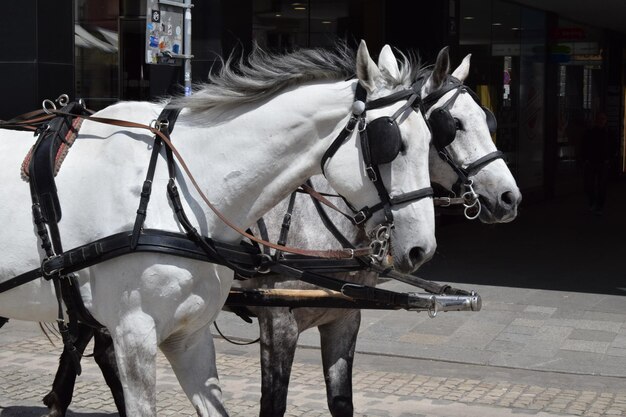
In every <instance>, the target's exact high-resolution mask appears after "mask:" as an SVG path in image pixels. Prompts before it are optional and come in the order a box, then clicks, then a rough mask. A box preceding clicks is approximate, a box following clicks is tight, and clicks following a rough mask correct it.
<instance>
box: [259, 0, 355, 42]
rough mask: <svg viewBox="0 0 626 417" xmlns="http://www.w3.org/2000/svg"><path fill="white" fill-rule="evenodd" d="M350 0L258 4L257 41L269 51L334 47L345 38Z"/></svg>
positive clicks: (311, 0)
mask: <svg viewBox="0 0 626 417" xmlns="http://www.w3.org/2000/svg"><path fill="white" fill-rule="evenodd" d="M348 16H349V7H348V1H347V0H344V1H331V0H308V1H307V0H303V1H284V0H278V1H269V0H265V1H255V2H254V17H253V29H252V30H253V32H252V36H253V38H254V40H255V41H256V42H257V43H258V44H259V45H260V46H262V47H263V48H266V49H269V50H289V49H293V48H296V47H317V46H331V45H334V44H335V43H336V42H337V41H338V40H339V39H344V38H345V37H346V26H347V21H348Z"/></svg>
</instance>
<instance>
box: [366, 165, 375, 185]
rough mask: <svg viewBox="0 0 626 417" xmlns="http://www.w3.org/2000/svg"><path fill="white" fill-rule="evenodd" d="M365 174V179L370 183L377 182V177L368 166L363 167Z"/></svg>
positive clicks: (372, 168)
mask: <svg viewBox="0 0 626 417" xmlns="http://www.w3.org/2000/svg"><path fill="white" fill-rule="evenodd" d="M365 172H366V173H367V177H368V178H369V179H370V181H372V182H376V181H378V175H376V171H374V167H373V166H371V165H370V166H368V167H365Z"/></svg>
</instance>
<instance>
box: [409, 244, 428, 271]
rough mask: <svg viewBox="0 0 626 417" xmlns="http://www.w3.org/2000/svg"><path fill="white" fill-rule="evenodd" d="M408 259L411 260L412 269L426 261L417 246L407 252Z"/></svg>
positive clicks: (421, 250)
mask: <svg viewBox="0 0 626 417" xmlns="http://www.w3.org/2000/svg"><path fill="white" fill-rule="evenodd" d="M409 259H410V260H411V265H413V266H414V267H415V266H419V265H421V264H422V263H423V262H424V261H425V260H426V252H425V251H424V249H422V248H420V247H418V246H416V247H414V248H411V250H410V251H409Z"/></svg>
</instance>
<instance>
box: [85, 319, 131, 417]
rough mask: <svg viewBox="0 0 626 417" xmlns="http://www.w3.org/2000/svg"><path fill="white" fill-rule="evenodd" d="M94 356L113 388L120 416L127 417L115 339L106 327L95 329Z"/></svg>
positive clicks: (111, 388)
mask: <svg viewBox="0 0 626 417" xmlns="http://www.w3.org/2000/svg"><path fill="white" fill-rule="evenodd" d="M93 356H94V359H95V361H96V363H97V364H98V366H99V367H100V370H101V371H102V376H104V380H105V381H106V383H107V385H108V386H109V389H110V390H111V394H112V395H113V401H115V406H116V407H117V411H118V412H119V414H120V417H126V409H125V406H124V391H123V389H122V383H121V382H120V374H119V371H118V369H117V362H116V360H115V350H114V349H113V339H112V338H111V335H110V334H109V332H108V331H107V330H106V329H105V328H103V329H97V330H94V349H93Z"/></svg>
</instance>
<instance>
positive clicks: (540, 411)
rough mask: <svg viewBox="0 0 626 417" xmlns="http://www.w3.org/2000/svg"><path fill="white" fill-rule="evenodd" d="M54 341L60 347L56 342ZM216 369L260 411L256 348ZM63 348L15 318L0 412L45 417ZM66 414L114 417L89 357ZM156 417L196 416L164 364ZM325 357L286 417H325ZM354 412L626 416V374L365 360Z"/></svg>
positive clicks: (300, 379) (239, 402)
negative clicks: (47, 397) (45, 403)
mask: <svg viewBox="0 0 626 417" xmlns="http://www.w3.org/2000/svg"><path fill="white" fill-rule="evenodd" d="M57 344H58V343H57ZM216 348H217V352H218V358H217V360H218V369H219V372H220V379H221V383H222V387H223V392H224V399H225V404H226V407H227V409H228V410H229V412H230V413H231V416H241V417H250V416H255V415H257V414H258V403H259V397H260V371H259V362H258V346H257V345H252V346H234V345H230V344H228V343H226V342H225V341H223V340H221V339H217V340H216ZM59 349H60V348H59V347H58V346H57V347H53V346H51V344H50V342H49V341H48V340H47V339H46V338H45V337H44V336H43V334H42V333H41V331H39V330H38V328H37V327H36V324H33V323H24V322H19V321H14V322H9V324H7V325H6V326H5V327H4V328H2V329H0V416H1V417H18V416H20V417H22V416H23V417H35V416H36V417H39V416H41V415H43V414H45V411H46V409H45V408H44V406H43V405H42V404H41V398H42V397H43V396H44V395H45V394H46V393H47V390H48V388H49V386H50V385H51V383H52V378H53V373H54V371H55V370H56V362H57V356H58V353H59ZM83 364H84V367H83V374H82V375H81V376H80V377H79V378H78V383H77V387H76V391H75V397H74V402H73V404H72V406H71V409H72V410H74V412H73V413H68V415H70V416H80V417H104V416H109V415H116V413H115V405H114V404H113V401H112V399H111V395H110V393H109V392H108V389H107V387H106V385H105V384H104V382H103V380H102V377H101V376H100V373H99V371H98V368H97V367H96V366H95V364H94V362H93V360H91V359H89V358H86V359H85V360H84V361H83ZM157 377H158V389H157V391H158V414H159V416H194V415H195V413H194V411H193V408H192V407H191V405H190V403H189V401H188V400H187V398H186V397H185V395H184V394H183V393H182V391H181V389H180V386H179V385H178V382H177V381H176V379H175V377H174V376H173V374H172V373H171V371H170V370H169V367H168V364H167V362H166V360H165V359H164V358H163V357H162V356H159V359H158V374H157ZM323 387H324V381H323V377H322V375H321V365H320V359H319V351H318V350H317V349H299V353H298V355H297V357H296V363H295V364H294V369H293V376H292V383H291V386H290V392H289V406H288V410H287V416H290V417H294V416H302V417H315V416H327V415H328V411H327V408H326V396H325V391H324V388H323ZM354 391H355V407H356V411H357V412H356V415H357V416H361V417H374V416H376V417H382V416H390V417H409V416H414V417H419V416H449V417H452V416H455V417H458V416H477V417H478V416H481V417H488V416H536V417H547V416H573V415H578V416H580V415H583V416H589V417H594V416H626V382H625V381H624V379H623V378H610V377H594V376H577V375H567V374H557V373H550V372H537V371H527V370H515V369H507V368H497V367H487V366H477V365H466V364H459V363H447V362H436V361H427V360H417V359H413V358H404V357H393V356H388V355H387V356H381V355H368V354H360V355H358V356H357V358H356V364H355V372H354Z"/></svg>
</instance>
